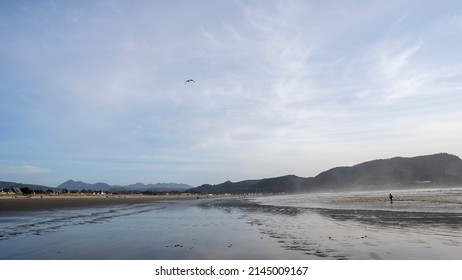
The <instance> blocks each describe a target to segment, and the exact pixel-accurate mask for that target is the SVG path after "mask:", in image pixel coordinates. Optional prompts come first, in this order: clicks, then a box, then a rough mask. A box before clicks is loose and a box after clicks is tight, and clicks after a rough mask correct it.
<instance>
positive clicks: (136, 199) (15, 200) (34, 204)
mask: <svg viewBox="0 0 462 280" xmlns="http://www.w3.org/2000/svg"><path fill="white" fill-rule="evenodd" d="M199 198H206V197H205V196H200V197H199ZM188 199H197V197H196V196H186V195H107V196H106V195H99V196H72V195H56V196H50V195H43V196H40V195H36V196H11V195H9V196H0V212H22V211H49V210H56V209H68V208H87V207H105V206H116V205H132V204H145V203H156V202H158V201H161V200H188Z"/></svg>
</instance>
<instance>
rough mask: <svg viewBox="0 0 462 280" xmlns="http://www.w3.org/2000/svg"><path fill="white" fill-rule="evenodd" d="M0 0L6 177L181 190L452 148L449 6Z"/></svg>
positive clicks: (0, 146)
mask: <svg viewBox="0 0 462 280" xmlns="http://www.w3.org/2000/svg"><path fill="white" fill-rule="evenodd" d="M426 4H429V2H426ZM0 5H2V9H0V10H1V11H2V12H3V13H2V17H0V37H2V38H4V39H2V40H1V42H0V50H1V51H0V65H2V66H0V74H2V75H0V90H1V92H2V94H1V95H0V108H1V109H2V110H0V117H1V118H0V156H1V157H2V158H3V159H4V160H6V161H5V162H7V163H11V162H14V163H15V165H14V166H13V165H8V166H9V167H8V168H6V166H4V170H9V172H10V173H12V172H13V171H14V170H16V171H17V172H19V170H22V171H23V172H26V171H29V172H31V173H33V172H34V168H31V167H33V166H29V165H30V160H31V159H40V160H41V161H40V164H36V165H41V163H42V162H45V163H46V166H50V169H52V170H53V174H55V172H56V173H57V174H58V173H59V174H71V173H72V172H75V173H77V174H83V175H85V174H92V175H91V176H93V177H92V178H93V180H94V181H96V180H98V179H95V178H97V177H98V176H99V174H98V173H99V172H100V173H101V174H104V175H101V177H104V176H105V177H104V178H106V177H111V178H114V179H113V180H114V182H113V183H131V181H137V180H136V179H131V178H134V177H136V176H140V177H141V176H143V178H148V179H149V178H152V180H154V181H155V180H156V178H167V177H168V176H178V177H179V179H178V181H185V182H186V183H188V180H189V179H188V178H194V179H191V180H193V181H194V182H193V183H192V184H194V183H204V182H219V181H221V180H223V176H225V177H228V176H230V179H232V180H237V179H245V178H246V177H254V176H253V174H257V173H258V174H259V176H271V175H273V174H276V173H277V174H278V175H282V174H287V173H296V174H299V175H302V176H304V175H307V176H308V175H315V173H316V172H317V171H321V170H322V169H324V168H329V167H332V166H335V165H337V164H348V163H350V164H353V163H356V162H358V161H360V160H367V159H370V158H373V157H381V156H394V155H396V153H397V151H404V152H405V151H406V149H408V151H409V153H411V152H410V151H411V150H412V151H413V152H415V153H429V152H428V151H429V150H431V151H447V152H453V153H461V154H462V151H461V150H460V148H458V145H457V144H455V143H460V141H457V140H461V141H462V135H461V134H460V132H458V130H457V129H455V130H454V131H452V132H451V129H450V128H457V127H458V125H457V120H458V119H460V117H462V116H461V113H459V112H460V110H459V108H458V104H460V103H461V102H462V100H461V98H462V97H461V96H462V95H460V94H459V92H460V90H461V89H462V79H461V78H460V77H461V74H462V66H461V64H460V63H459V61H462V54H460V50H459V49H460V42H459V41H460V40H459V39H458V38H460V36H459V35H461V33H462V29H461V28H460V22H461V20H460V18H461V16H460V15H461V9H460V8H457V7H458V5H457V3H453V2H451V3H450V5H449V4H448V5H449V6H447V7H446V6H443V5H439V6H437V7H436V6H434V5H433V6H432V5H430V4H429V5H425V4H416V3H415V2H402V1H387V2H383V3H379V2H369V3H361V4H355V3H348V4H346V3H341V2H335V1H334V2H325V1H323V2H315V1H225V2H220V3H219V4H218V2H216V1H204V2H200V3H189V2H182V3H178V2H174V1H173V2H172V1H169V2H162V3H160V2H153V1H137V2H136V3H130V4H128V3H126V2H124V1H117V0H116V1H109V2H107V1H104V2H89V3H81V2H72V3H70V2H69V3H68V2H55V3H54V5H48V4H43V3H35V2H34V3H28V2H21V3H19V4H7V2H5V3H2V4H0ZM427 6H428V7H427ZM416 9H417V10H418V11H416ZM0 13H1V12H0ZM190 78H192V79H194V80H196V82H197V83H196V84H192V83H191V84H187V85H184V81H185V80H186V79H190ZM438 124H441V128H440V129H438ZM445 127H446V128H447V129H444V128H445ZM432 133H433V134H434V133H440V134H439V135H444V134H447V137H442V136H441V137H440V138H438V139H439V141H434V140H435V138H434V137H430V136H426V134H428V135H431V134H432ZM442 138H446V139H450V140H447V141H443V140H444V139H442ZM409 139H413V140H412V141H413V142H412V141H410V140H409ZM417 140H418V141H417ZM413 143H419V144H413ZM440 143H445V144H444V145H443V144H440ZM377 147H380V148H377ZM31 151H34V152H31ZM336 155H341V157H342V159H341V160H342V162H338V161H335V159H336V158H338V156H337V157H336ZM337 160H338V159H337ZM58 162H60V163H62V164H59V163H58ZM25 166H29V167H28V168H26V167H25ZM37 168H38V167H36V169H35V172H36V174H44V173H40V171H43V172H45V169H40V168H38V169H37ZM111 170H117V171H118V172H112V173H111ZM123 170H127V174H130V175H125V173H124V172H123ZM175 171H178V172H177V173H175ZM201 172H203V173H204V174H207V176H206V177H207V178H200V176H199V175H197V174H193V173H198V174H200V173H201ZM18 174H19V173H18ZM47 174H51V172H50V173H47ZM108 174H110V175H108ZM233 174H236V177H235V178H233V177H232V176H233ZM62 176H65V175H62ZM88 176H90V175H88ZM150 176H151V177H150ZM255 176H256V175H255ZM50 177H51V176H50ZM129 177H130V178H129ZM60 178H61V177H60ZM183 178H184V179H183ZM65 179H67V178H65ZM79 179H85V178H79ZM117 180H125V181H124V182H120V181H117ZM170 180H172V181H173V180H176V178H171V179H170ZM56 183H59V182H56Z"/></svg>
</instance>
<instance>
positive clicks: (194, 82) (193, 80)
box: [184, 79, 196, 85]
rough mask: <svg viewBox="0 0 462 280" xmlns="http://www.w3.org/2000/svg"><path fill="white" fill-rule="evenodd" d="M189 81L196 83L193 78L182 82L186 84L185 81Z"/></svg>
mask: <svg viewBox="0 0 462 280" xmlns="http://www.w3.org/2000/svg"><path fill="white" fill-rule="evenodd" d="M190 82H193V83H196V82H195V81H194V80H193V79H189V80H186V82H184V84H185V85H186V83H190Z"/></svg>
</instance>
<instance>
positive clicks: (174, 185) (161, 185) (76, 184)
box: [58, 180, 192, 192]
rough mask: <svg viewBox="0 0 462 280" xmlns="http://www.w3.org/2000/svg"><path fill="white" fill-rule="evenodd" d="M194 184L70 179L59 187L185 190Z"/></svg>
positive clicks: (120, 189) (107, 189) (113, 189)
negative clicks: (97, 181)
mask: <svg viewBox="0 0 462 280" xmlns="http://www.w3.org/2000/svg"><path fill="white" fill-rule="evenodd" d="M191 187H192V186H190V185H186V184H177V183H157V184H147V185H145V184H143V183H136V184H131V185H126V186H118V185H108V184H106V183H95V184H90V183H85V182H82V181H73V180H68V181H66V182H64V183H62V184H61V185H59V186H58V189H67V190H83V189H85V190H95V191H96V190H97V191H111V192H115V191H119V192H123V191H158V192H161V191H184V190H185V189H188V188H191Z"/></svg>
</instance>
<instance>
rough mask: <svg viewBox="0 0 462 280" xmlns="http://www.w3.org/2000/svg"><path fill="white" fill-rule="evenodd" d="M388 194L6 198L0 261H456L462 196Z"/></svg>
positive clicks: (0, 217) (457, 192)
mask: <svg viewBox="0 0 462 280" xmlns="http://www.w3.org/2000/svg"><path fill="white" fill-rule="evenodd" d="M393 194H394V196H395V197H396V200H395V201H394V203H393V204H391V203H390V202H389V201H387V197H388V191H387V192H373V193H371V192H362V193H324V194H293V195H277V196H254V197H251V196H246V197H238V196H233V197H217V198H209V199H205V197H203V198H201V199H196V197H195V196H190V197H175V196H126V197H123V196H120V197H119V196H113V197H111V196H109V197H101V196H100V197H93V196H90V197H84V196H82V197H43V198H40V197H31V198H25V197H21V198H19V197H18V198H11V197H10V198H5V197H4V198H1V199H0V207H1V209H2V211H0V259H52V260H55V259H134V260H141V259H143V260H155V259H164V260H165V259H170V260H173V259H182V260H186V259H198V260H202V259H234V260H240V259H281V260H282V259H334V260H338V259H349V260H372V259H385V260H396V259H398V260H403V259H406V260H415V259H427V260H442V259H443V260H447V259H453V260H454V259H457V260H458V259H462V253H461V251H460V247H461V246H462V242H461V241H460V240H461V238H462V235H461V229H462V208H461V203H462V189H460V188H458V189H438V190H410V191H394V192H393ZM3 210H4V211H3Z"/></svg>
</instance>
